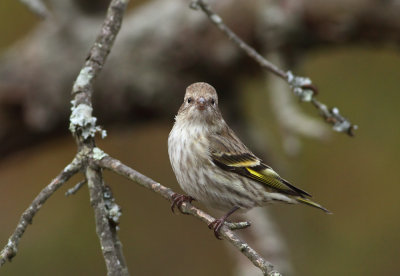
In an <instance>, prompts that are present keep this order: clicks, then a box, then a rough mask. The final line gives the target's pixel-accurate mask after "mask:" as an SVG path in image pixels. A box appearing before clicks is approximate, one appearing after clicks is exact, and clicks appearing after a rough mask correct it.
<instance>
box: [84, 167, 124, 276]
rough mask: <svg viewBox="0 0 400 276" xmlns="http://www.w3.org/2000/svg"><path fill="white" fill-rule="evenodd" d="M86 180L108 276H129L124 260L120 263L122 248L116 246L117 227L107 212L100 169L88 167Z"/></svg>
mask: <svg viewBox="0 0 400 276" xmlns="http://www.w3.org/2000/svg"><path fill="white" fill-rule="evenodd" d="M86 178H87V180H88V187H89V193H90V203H91V205H92V207H93V209H94V215H95V220H96V232H97V236H98V237H99V240H100V244H101V251H102V252H103V256H104V260H105V262H106V266H107V275H109V276H115V275H129V273H128V269H127V267H126V266H124V265H125V261H124V259H123V258H122V262H121V261H120V257H122V255H120V253H121V252H119V249H120V247H119V246H117V245H116V243H114V242H115V236H116V231H115V229H114V231H113V229H112V228H115V225H114V224H112V223H110V218H109V215H108V213H107V212H106V206H105V202H104V193H105V192H106V191H105V187H104V183H103V176H102V173H101V170H100V169H99V168H93V167H91V166H90V167H88V168H87V169H86Z"/></svg>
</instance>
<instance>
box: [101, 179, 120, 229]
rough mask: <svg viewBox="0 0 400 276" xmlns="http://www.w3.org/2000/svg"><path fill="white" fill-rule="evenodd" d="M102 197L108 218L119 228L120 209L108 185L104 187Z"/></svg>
mask: <svg viewBox="0 0 400 276" xmlns="http://www.w3.org/2000/svg"><path fill="white" fill-rule="evenodd" d="M103 198H104V204H105V208H106V211H107V217H108V220H109V222H110V223H111V224H112V225H113V226H114V227H115V228H116V229H117V230H119V227H118V224H119V218H120V217H121V215H122V209H121V207H120V206H119V205H118V204H117V203H115V199H114V197H113V194H112V191H111V188H110V187H109V186H105V187H104V191H103Z"/></svg>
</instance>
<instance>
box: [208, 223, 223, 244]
mask: <svg viewBox="0 0 400 276" xmlns="http://www.w3.org/2000/svg"><path fill="white" fill-rule="evenodd" d="M224 223H225V219H224V218H219V219H216V220H214V221H213V222H211V223H210V224H209V225H208V228H210V229H213V230H214V235H215V237H216V238H217V239H219V240H222V238H221V235H220V233H219V231H220V230H221V227H222V226H223V225H224Z"/></svg>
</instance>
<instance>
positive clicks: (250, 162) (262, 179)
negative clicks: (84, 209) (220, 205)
mask: <svg viewBox="0 0 400 276" xmlns="http://www.w3.org/2000/svg"><path fill="white" fill-rule="evenodd" d="M234 138H235V140H236V141H235V143H229V144H227V143H228V141H229V140H227V141H225V140H224V139H223V137H222V138H221V137H211V139H210V157H211V159H212V161H213V163H214V164H215V165H216V166H218V167H220V168H221V169H223V170H226V171H229V172H233V173H237V174H239V175H242V176H244V177H247V178H250V179H252V180H255V181H257V182H258V183H260V184H262V185H264V186H265V187H266V188H267V189H268V190H272V191H274V190H275V191H277V192H281V193H285V194H288V195H295V196H300V197H304V196H311V195H310V194H309V193H307V192H305V191H303V190H301V189H299V188H297V187H295V186H293V185H292V184H290V183H289V182H288V181H286V180H284V179H283V178H281V177H280V176H279V175H278V174H277V173H276V172H275V171H274V170H273V169H272V168H271V167H269V166H267V165H265V164H264V163H262V162H261V160H260V159H259V158H258V157H257V156H255V155H254V154H253V153H251V152H250V151H249V150H248V149H247V148H246V146H245V145H243V143H242V142H241V141H240V140H239V139H238V138H237V137H234ZM228 150H229V151H228Z"/></svg>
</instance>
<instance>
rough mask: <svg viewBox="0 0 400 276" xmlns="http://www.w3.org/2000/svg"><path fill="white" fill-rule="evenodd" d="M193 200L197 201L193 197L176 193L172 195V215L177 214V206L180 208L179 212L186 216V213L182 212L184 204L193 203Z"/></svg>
mask: <svg viewBox="0 0 400 276" xmlns="http://www.w3.org/2000/svg"><path fill="white" fill-rule="evenodd" d="M193 200H195V199H194V198H193V197H191V196H187V195H181V194H177V193H174V194H173V195H172V203H171V211H172V213H175V206H176V207H178V209H179V211H181V213H182V214H184V212H183V211H182V204H183V203H184V202H189V203H192V201H193Z"/></svg>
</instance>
